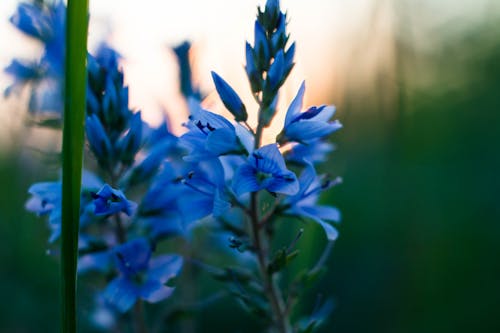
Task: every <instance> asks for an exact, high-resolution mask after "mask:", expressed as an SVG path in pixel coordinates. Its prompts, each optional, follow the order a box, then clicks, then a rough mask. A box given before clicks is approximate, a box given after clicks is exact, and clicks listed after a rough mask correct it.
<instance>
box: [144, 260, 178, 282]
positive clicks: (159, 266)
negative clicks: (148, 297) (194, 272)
mask: <svg viewBox="0 0 500 333" xmlns="http://www.w3.org/2000/svg"><path fill="white" fill-rule="evenodd" d="M182 265H183V259H182V257H181V256H180V255H177V254H170V255H162V256H159V257H156V258H154V259H152V260H151V262H150V265H149V270H148V278H149V279H151V280H157V281H160V282H161V283H167V282H168V280H170V279H173V278H175V277H176V276H177V275H179V273H180V271H181V269H182Z"/></svg>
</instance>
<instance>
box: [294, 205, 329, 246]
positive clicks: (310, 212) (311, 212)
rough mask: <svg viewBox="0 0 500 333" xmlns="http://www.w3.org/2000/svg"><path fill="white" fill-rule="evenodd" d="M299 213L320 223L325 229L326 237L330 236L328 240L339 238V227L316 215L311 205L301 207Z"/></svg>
mask: <svg viewBox="0 0 500 333" xmlns="http://www.w3.org/2000/svg"><path fill="white" fill-rule="evenodd" d="M299 215H302V216H305V217H309V218H310V219H312V220H313V221H315V222H316V223H318V224H319V225H320V226H321V227H322V228H323V230H324V231H325V234H326V238H328V240H330V241H334V240H336V239H337V237H338V235H339V233H338V231H337V229H335V228H334V227H333V226H332V225H331V224H329V223H327V222H325V221H323V220H322V219H321V218H320V217H319V216H317V215H315V211H314V210H311V207H302V208H301V209H300V214H299Z"/></svg>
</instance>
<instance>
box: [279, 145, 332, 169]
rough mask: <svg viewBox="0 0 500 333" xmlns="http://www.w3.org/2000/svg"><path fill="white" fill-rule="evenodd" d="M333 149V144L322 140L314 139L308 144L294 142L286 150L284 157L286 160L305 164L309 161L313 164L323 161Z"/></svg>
mask: <svg viewBox="0 0 500 333" xmlns="http://www.w3.org/2000/svg"><path fill="white" fill-rule="evenodd" d="M333 150H334V145H333V144H331V143H328V142H324V141H323V140H315V141H313V142H310V143H308V144H300V143H299V144H295V145H294V146H293V147H292V149H290V150H289V151H287V152H286V154H285V159H286V160H287V161H288V162H292V163H297V164H305V163H306V161H309V162H311V163H313V164H315V163H321V162H325V161H326V160H327V155H328V154H329V153H331V152H332V151H333Z"/></svg>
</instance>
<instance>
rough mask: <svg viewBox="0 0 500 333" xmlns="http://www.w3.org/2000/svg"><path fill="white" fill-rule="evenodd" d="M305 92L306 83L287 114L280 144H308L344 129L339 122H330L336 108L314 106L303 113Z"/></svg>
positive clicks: (279, 136) (279, 140)
mask: <svg viewBox="0 0 500 333" xmlns="http://www.w3.org/2000/svg"><path fill="white" fill-rule="evenodd" d="M304 92H305V83H304V82H302V85H301V86H300V89H299V91H298V93H297V96H295V98H294V100H293V101H292V103H291V104H290V107H289V108H288V111H287V113H286V117H285V126H284V128H283V131H281V133H280V134H279V135H278V137H277V138H276V140H277V142H279V143H280V144H283V143H286V142H290V141H292V142H293V141H294V142H299V143H306V144H307V143H310V142H312V141H314V140H315V139H318V138H321V137H324V136H326V135H328V134H330V133H332V132H335V131H337V130H339V129H340V128H342V125H341V124H340V122H339V121H338V120H335V121H333V122H329V120H330V118H331V117H332V116H333V115H334V114H335V107H334V106H326V105H322V106H319V107H316V106H313V107H311V108H309V109H307V110H306V111H305V112H301V109H302V103H303V99H304Z"/></svg>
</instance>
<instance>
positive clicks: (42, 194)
mask: <svg viewBox="0 0 500 333" xmlns="http://www.w3.org/2000/svg"><path fill="white" fill-rule="evenodd" d="M101 186H102V181H101V180H100V179H99V178H97V177H96V176H95V175H94V174H92V173H91V172H89V171H87V170H84V171H83V174H82V198H81V205H80V227H85V226H86V225H88V224H89V223H90V222H91V221H90V220H91V219H90V216H89V215H90V211H92V212H93V210H94V206H93V203H92V200H91V199H89V193H91V192H92V191H96V190H97V189H99V188H100V187H101ZM28 193H29V194H31V198H29V199H28V201H27V202H26V204H25V208H26V210H28V211H30V212H32V213H36V214H37V215H38V216H48V217H49V219H48V225H49V228H50V230H51V234H50V237H49V242H50V243H53V242H54V241H56V240H57V239H58V238H59V236H60V234H61V205H62V183H61V182H60V181H56V182H42V183H35V184H33V185H32V186H31V187H30V188H29V189H28Z"/></svg>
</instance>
